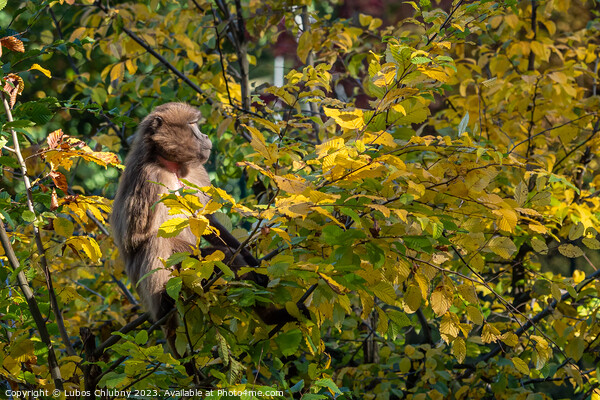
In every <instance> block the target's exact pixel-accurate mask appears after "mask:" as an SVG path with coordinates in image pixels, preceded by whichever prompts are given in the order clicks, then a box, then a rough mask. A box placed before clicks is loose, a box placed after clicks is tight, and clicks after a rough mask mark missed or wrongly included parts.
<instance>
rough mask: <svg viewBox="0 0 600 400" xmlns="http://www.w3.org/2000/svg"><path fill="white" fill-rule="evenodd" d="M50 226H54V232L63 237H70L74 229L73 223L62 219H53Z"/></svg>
mask: <svg viewBox="0 0 600 400" xmlns="http://www.w3.org/2000/svg"><path fill="white" fill-rule="evenodd" d="M52 225H53V226H54V232H56V233H57V234H59V235H61V236H64V237H71V236H72V235H73V230H74V229H75V227H74V225H73V222H71V221H69V220H68V219H66V218H62V217H58V218H56V219H54V221H53V224H52Z"/></svg>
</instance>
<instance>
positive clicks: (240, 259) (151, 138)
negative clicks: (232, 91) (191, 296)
mask: <svg viewBox="0 0 600 400" xmlns="http://www.w3.org/2000/svg"><path fill="white" fill-rule="evenodd" d="M199 118H200V112H199V111H198V110H196V109H195V108H193V107H191V106H189V105H188V104H185V103H167V104H163V105H161V106H159V107H157V108H156V109H154V111H152V113H150V114H149V115H148V116H147V117H146V118H144V120H143V121H142V122H141V123H140V126H139V128H138V131H137V134H136V138H135V140H134V142H133V145H132V147H131V150H130V152H129V155H128V156H127V159H126V161H125V172H124V173H123V176H122V177H121V180H120V182H119V188H118V191H117V195H116V196H115V200H114V203H113V213H112V217H111V223H112V227H113V236H114V240H115V243H116V245H117V247H118V249H119V252H120V254H121V257H122V258H123V260H124V262H125V271H126V273H127V275H128V276H129V279H130V280H131V282H132V283H133V284H134V285H137V292H138V294H139V296H140V298H141V299H142V301H143V303H144V305H145V307H146V309H147V310H148V311H149V312H150V314H151V316H152V318H153V319H154V320H155V321H156V320H159V319H160V318H161V317H162V316H164V315H165V314H166V313H167V312H169V311H170V310H171V309H172V308H173V306H174V301H173V300H172V299H171V298H170V297H169V296H168V295H167V293H166V291H165V285H166V283H167V281H168V280H169V279H170V277H171V271H170V270H168V269H166V268H165V267H164V265H163V263H162V262H161V260H160V259H161V258H162V259H165V260H166V259H168V258H169V257H170V256H171V255H172V254H173V253H176V252H189V251H190V250H191V249H193V247H194V246H196V237H195V236H194V234H193V233H192V232H191V230H190V229H189V228H186V229H184V230H183V231H182V232H181V233H180V234H179V235H178V236H176V237H172V238H164V237H158V236H157V233H158V229H159V227H160V226H161V224H162V223H163V222H165V221H166V220H168V219H170V218H173V217H174V216H170V215H168V209H167V207H166V206H165V205H164V204H162V203H157V201H158V200H159V199H160V195H161V194H166V193H168V191H169V190H177V189H181V188H183V187H184V184H183V182H182V180H186V181H188V182H190V183H192V184H194V185H196V186H198V187H204V186H210V178H209V176H208V173H207V172H206V170H205V169H204V164H205V163H206V162H207V160H208V158H209V156H210V152H211V149H212V143H211V141H210V139H209V138H208V136H207V135H205V134H203V133H202V132H200V129H199V128H198V120H199ZM197 196H198V198H199V199H200V201H201V202H202V204H204V205H206V203H207V202H208V200H209V198H208V196H207V195H206V194H204V193H201V192H199V193H198V194H197ZM208 219H209V221H210V224H211V225H212V226H213V227H215V228H216V229H217V230H218V231H219V235H216V234H208V235H204V236H203V237H204V238H205V239H206V240H207V241H208V242H209V243H210V244H211V245H212V246H214V247H211V248H210V249H204V251H203V255H204V254H206V253H210V252H213V251H216V250H221V251H223V252H224V253H225V255H226V259H225V262H226V263H227V262H228V260H227V258H231V257H232V256H233V255H235V259H234V260H230V261H231V264H232V265H231V266H232V269H233V270H234V271H236V270H238V269H239V268H240V267H242V266H250V267H257V266H258V265H259V262H258V261H257V260H256V258H255V257H254V256H253V255H252V254H251V253H250V252H249V251H248V250H247V249H246V248H244V247H242V246H241V245H240V243H239V241H238V240H237V239H236V238H235V237H234V236H233V235H232V234H231V233H230V232H229V231H227V229H225V228H224V227H223V226H222V225H221V224H219V223H218V221H217V220H216V218H214V216H209V217H208ZM238 251H239V252H238ZM236 252H238V254H237V255H236ZM150 272H152V273H150ZM241 279H247V280H252V281H254V282H256V283H257V284H259V285H261V286H266V285H267V283H268V278H267V276H265V275H263V274H259V273H256V272H251V273H247V274H245V275H243V276H242V277H241ZM255 310H256V311H257V314H258V315H259V316H260V317H261V319H263V321H264V322H265V323H267V324H277V323H283V322H291V321H295V320H296V318H294V317H293V316H291V315H290V314H289V313H288V312H287V311H286V310H285V309H277V308H274V307H260V306H256V307H255ZM303 311H305V309H304V310H303ZM305 314H306V312H305ZM167 325H168V326H167V327H166V329H167V336H169V335H173V334H174V327H173V326H169V325H172V322H169V323H167ZM169 330H171V331H170V332H169ZM167 339H168V340H169V342H170V344H171V341H170V339H169V337H167ZM171 339H174V338H171ZM172 347H173V346H172ZM172 350H173V351H174V352H175V353H177V351H176V350H175V348H173V349H172Z"/></svg>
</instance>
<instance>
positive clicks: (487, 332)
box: [481, 324, 502, 343]
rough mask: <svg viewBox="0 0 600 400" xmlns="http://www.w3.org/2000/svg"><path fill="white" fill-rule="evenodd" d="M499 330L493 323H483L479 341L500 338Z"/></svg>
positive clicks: (490, 340) (491, 340)
mask: <svg viewBox="0 0 600 400" xmlns="http://www.w3.org/2000/svg"><path fill="white" fill-rule="evenodd" d="M501 336H502V335H500V331H499V330H498V329H496V327H494V326H493V325H490V324H485V325H483V330H482V332H481V341H482V342H483V343H492V342H495V341H496V340H498V339H501Z"/></svg>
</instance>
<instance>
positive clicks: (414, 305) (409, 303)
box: [404, 284, 422, 314]
mask: <svg viewBox="0 0 600 400" xmlns="http://www.w3.org/2000/svg"><path fill="white" fill-rule="evenodd" d="M421 299H422V296H421V289H419V287H418V286H417V285H414V284H410V285H409V286H408V288H407V289H406V292H405V293H404V311H405V312H406V313H407V314H412V313H414V312H416V311H417V310H418V309H419V307H421Z"/></svg>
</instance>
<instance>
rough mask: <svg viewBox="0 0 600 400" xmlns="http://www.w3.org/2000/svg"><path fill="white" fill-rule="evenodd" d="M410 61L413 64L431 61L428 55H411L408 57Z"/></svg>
mask: <svg viewBox="0 0 600 400" xmlns="http://www.w3.org/2000/svg"><path fill="white" fill-rule="evenodd" d="M410 62H411V63H413V64H425V63H429V62H431V58H429V57H413V58H411V59H410Z"/></svg>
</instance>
